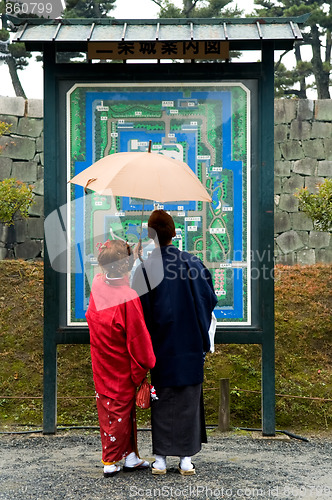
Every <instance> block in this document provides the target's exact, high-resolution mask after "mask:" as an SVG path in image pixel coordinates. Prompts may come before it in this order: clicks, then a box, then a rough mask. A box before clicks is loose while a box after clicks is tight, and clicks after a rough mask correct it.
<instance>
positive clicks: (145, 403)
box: [136, 377, 151, 409]
mask: <svg viewBox="0 0 332 500" xmlns="http://www.w3.org/2000/svg"><path fill="white" fill-rule="evenodd" d="M150 399H151V394H150V384H149V382H148V379H147V378H146V377H145V378H144V380H143V381H142V383H141V385H140V386H139V388H138V391H137V393H136V406H138V408H143V409H146V408H150Z"/></svg>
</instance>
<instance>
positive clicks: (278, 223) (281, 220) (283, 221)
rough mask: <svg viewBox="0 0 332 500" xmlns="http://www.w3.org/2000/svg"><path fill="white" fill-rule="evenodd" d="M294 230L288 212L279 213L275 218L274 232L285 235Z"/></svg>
mask: <svg viewBox="0 0 332 500" xmlns="http://www.w3.org/2000/svg"><path fill="white" fill-rule="evenodd" d="M290 229H292V225H291V220H290V217H289V214H288V213H286V212H277V213H276V214H275V216H274V232H275V233H285V232H286V231H289V230H290Z"/></svg>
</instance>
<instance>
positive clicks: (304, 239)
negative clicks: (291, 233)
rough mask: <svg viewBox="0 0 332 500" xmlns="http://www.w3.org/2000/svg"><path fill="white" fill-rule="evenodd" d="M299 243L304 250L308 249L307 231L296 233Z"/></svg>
mask: <svg viewBox="0 0 332 500" xmlns="http://www.w3.org/2000/svg"><path fill="white" fill-rule="evenodd" d="M296 232H297V234H298V235H299V237H300V238H301V241H302V243H303V246H304V248H309V233H308V231H296Z"/></svg>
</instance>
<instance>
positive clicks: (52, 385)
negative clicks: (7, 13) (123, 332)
mask: <svg viewBox="0 0 332 500" xmlns="http://www.w3.org/2000/svg"><path fill="white" fill-rule="evenodd" d="M273 61H274V44H273V42H269V43H263V44H262V63H244V64H242V63H237V64H230V63H211V64H202V63H200V64H160V65H158V81H163V82H167V81H174V82H176V81H179V80H180V79H181V81H188V82H190V81H211V83H212V84H213V82H214V81H230V80H232V81H239V80H246V79H248V80H256V81H257V84H258V102H257V109H258V116H257V123H258V124H259V127H258V132H257V137H256V141H257V152H256V153H257V158H256V159H255V165H256V168H255V170H256V173H255V176H256V177H255V182H256V185H257V196H255V200H254V201H253V203H254V204H255V206H254V210H255V215H256V216H257V217H258V218H257V219H256V220H257V224H256V225H255V229H254V231H255V238H254V239H255V241H256V250H257V254H258V255H261V256H263V255H264V258H263V259H262V260H260V259H258V261H257V262H254V263H253V264H254V266H256V268H257V269H260V270H263V269H265V274H267V275H268V276H269V279H264V276H263V273H262V272H261V273H260V278H259V281H258V283H256V284H255V287H256V289H255V290H256V303H255V304H254V306H255V308H256V309H257V311H256V320H255V322H254V326H252V327H234V328H231V327H225V328H221V327H219V328H218V330H217V334H216V343H224V344H231V343H235V344H259V345H261V348H262V427H263V434H264V435H267V436H272V435H274V434H275V365H274V282H273V279H272V277H271V276H272V274H273V260H272V259H269V258H268V252H266V250H267V249H270V255H273V241H274V240H273V236H274V234H273V198H274V193H273V176H274V159H273V151H274V80H273V78H274V64H273ZM114 69H115V70H116V71H114V72H113V71H112V70H114ZM107 72H109V74H107ZM156 73H157V72H156V71H155V65H151V64H137V65H126V64H116V65H110V64H108V65H106V64H100V65H98V64H93V65H91V64H63V65H60V64H56V63H55V46H54V44H53V45H52V44H47V45H45V48H44V75H45V76H44V87H45V90H44V93H45V99H44V120H45V127H44V135H45V146H44V149H45V217H46V216H47V215H49V214H50V213H51V212H52V211H53V210H56V209H57V208H58V207H59V206H60V205H61V204H62V203H64V199H63V192H64V190H65V186H64V185H63V181H62V179H63V178H64V175H60V171H61V170H60V169H61V168H63V163H62V162H60V156H61V153H60V146H59V144H60V142H61V139H60V137H61V134H60V129H61V127H62V129H63V124H64V121H63V120H64V110H63V109H61V108H62V104H63V103H62V101H61V99H60V95H61V92H64V88H65V87H66V85H67V86H69V85H70V84H71V82H73V81H75V83H79V82H92V83H93V82H100V83H102V82H105V83H106V82H109V81H112V82H113V81H114V82H115V81H128V82H129V81H134V82H135V81H136V82H144V81H153V80H154V79H155V75H156ZM207 74H208V77H207V76H206V75H207ZM60 87H61V89H62V90H61V89H60ZM59 110H60V111H59ZM60 119H61V123H60V121H59V120H60ZM264 250H265V252H264ZM258 252H259V253H258ZM44 272H45V292H44V293H45V301H44V309H45V311H44V312H45V316H44V318H45V320H44V321H45V325H44V421H43V429H44V433H45V434H54V433H55V432H56V425H57V423H56V408H57V401H56V400H57V392H56V391H57V344H87V343H89V332H88V329H87V328H84V327H71V328H61V326H60V325H61V321H60V312H61V311H60V305H59V298H60V293H61V277H60V275H59V274H58V273H56V272H55V271H54V270H53V269H52V268H51V265H50V262H49V258H48V254H47V251H46V250H45V271H44ZM257 297H258V298H257Z"/></svg>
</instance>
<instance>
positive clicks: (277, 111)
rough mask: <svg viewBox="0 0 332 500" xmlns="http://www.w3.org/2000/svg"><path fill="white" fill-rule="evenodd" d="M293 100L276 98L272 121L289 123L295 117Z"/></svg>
mask: <svg viewBox="0 0 332 500" xmlns="http://www.w3.org/2000/svg"><path fill="white" fill-rule="evenodd" d="M296 104H297V101H295V100H292V101H291V100H287V99H276V100H275V101H274V121H275V123H276V124H277V123H290V122H291V121H292V120H294V118H295V117H296Z"/></svg>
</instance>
